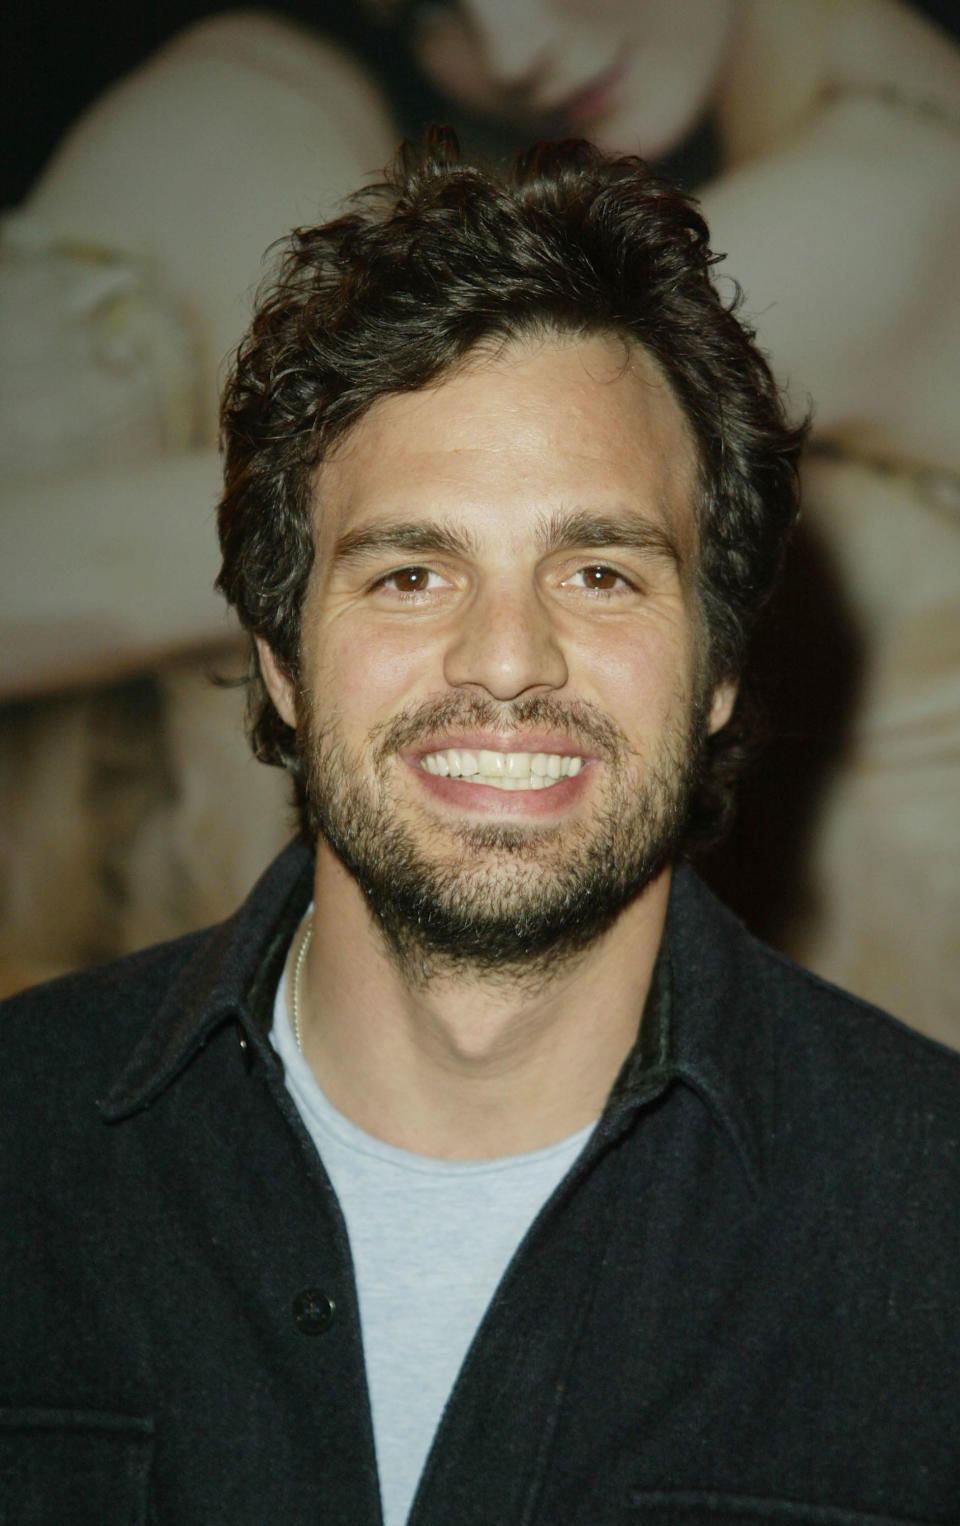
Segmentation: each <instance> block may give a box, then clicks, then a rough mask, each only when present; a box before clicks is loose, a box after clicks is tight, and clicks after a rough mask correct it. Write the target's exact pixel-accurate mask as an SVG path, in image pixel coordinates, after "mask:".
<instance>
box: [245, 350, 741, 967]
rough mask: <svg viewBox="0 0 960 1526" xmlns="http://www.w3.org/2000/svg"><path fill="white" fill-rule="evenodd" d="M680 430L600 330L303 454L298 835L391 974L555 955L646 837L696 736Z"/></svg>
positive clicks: (468, 370) (674, 796)
mask: <svg viewBox="0 0 960 1526" xmlns="http://www.w3.org/2000/svg"><path fill="white" fill-rule="evenodd" d="M695 475H696V462H695V453H694V448H693V445H692V442H691V439H690V436H689V432H688V429H687V427H686V424H685V421H684V419H683V415H682V413H681V411H680V409H679V407H678V405H677V403H676V401H675V399H674V397H673V395H672V392H671V390H670V388H669V386H668V384H667V383H666V381H665V380H664V378H663V376H662V375H661V373H660V372H659V370H658V369H657V367H656V366H655V365H654V363H653V362H652V361H651V360H650V359H649V358H648V357H647V356H646V355H644V354H642V353H640V352H638V351H637V350H633V351H632V352H630V353H629V354H628V353H627V351H626V350H625V347H624V345H623V344H622V343H620V342H619V341H617V340H614V339H608V338H592V339H589V340H573V339H555V340H548V341H536V342H534V341H530V342H525V343H522V344H521V343H517V344H513V345H510V346H508V347H506V348H505V349H504V350H502V351H500V352H497V353H496V354H486V355H484V354H478V355H476V356H474V357H472V358H471V361H470V363H469V364H468V365H467V366H466V367H465V368H463V369H462V370H460V371H458V372H457V373H455V374H454V375H452V376H451V377H449V378H447V379H446V380H444V381H442V382H441V383H440V384H438V385H437V386H435V387H432V388H430V389H427V390H424V391H421V392H417V393H413V394H408V395H402V396H391V397H388V398H386V399H383V400H381V401H380V402H379V403H377V404H376V405H375V406H374V407H373V408H371V410H370V411H369V412H368V413H367V414H366V415H365V416H364V418H363V419H362V420H361V421H360V423H359V424H358V425H357V426H356V427H355V428H354V429H353V430H352V431H351V432H350V433H349V434H348V436H347V437H346V438H345V439H344V440H343V441H342V442H341V444H340V445H339V447H338V448H337V449H336V451H335V453H334V454H333V455H332V456H331V457H330V458H329V459H328V460H327V461H326V462H325V463H324V464H323V466H322V467H321V468H320V470H319V472H318V474H317V531H316V534H317V556H316V561H315V567H314V572H313V575H312V579H311V585H310V589H309V592H308V596H307V601H306V607H305V610H304V620H303V633H302V663H301V681H300V692H299V694H298V695H296V696H295V695H294V693H293V691H292V689H291V687H290V685H289V684H288V683H286V682H285V680H284V679H283V678H282V677H281V676H280V675H279V674H278V673H277V671H276V668H275V666H274V665H273V664H271V663H270V662H269V659H268V661H267V663H266V664H265V672H266V676H267V678H268V682H270V685H271V692H272V693H273V695H274V698H275V699H276V701H277V703H278V706H279V708H280V709H281V713H282V714H283V715H284V717H285V719H287V720H288V721H290V722H291V723H294V722H295V723H296V724H297V726H298V730H299V735H300V739H301V745H302V748H303V751H304V758H305V764H306V771H307V777H308V787H309V794H310V799H311V804H312V809H313V813H314V817H315V821H316V825H317V829H318V832H319V834H320V838H319V844H318V852H319V853H320V854H331V853H335V854H336V855H337V856H338V857H339V858H340V859H341V860H342V862H344V863H345V864H346V865H347V867H348V868H349V869H350V871H351V872H352V873H353V875H354V876H355V878H356V880H357V881H358V883H359V884H360V886H361V888H362V889H363V891H364V893H365V895H366V897H367V901H368V904H369V906H370V908H371V910H372V912H373V914H374V916H375V917H376V918H377V919H378V921H379V924H380V926H381V928H382V930H383V932H384V934H385V936H386V939H387V943H388V945H389V947H390V948H391V949H392V951H393V952H394V954H396V955H397V956H398V957H400V959H401V960H402V961H403V963H404V965H405V968H406V970H407V973H408V975H416V974H420V975H424V974H427V975H428V974H429V973H431V972H432V971H435V970H437V969H438V968H440V967H450V966H471V967H473V968H474V969H483V970H485V971H490V970H493V969H497V970H500V971H501V972H503V973H507V974H510V975H511V976H513V977H516V976H517V975H519V974H520V973H522V972H523V971H527V972H534V971H542V970H543V969H544V968H555V967H556V965H557V961H558V957H559V956H560V955H561V954H563V953H570V952H573V951H576V950H578V949H580V948H582V947H583V946H584V945H585V944H587V943H589V942H590V941H591V940H592V939H593V938H595V937H597V936H598V935H599V933H601V932H602V931H603V930H604V929H605V928H606V927H608V926H609V925H610V924H611V922H612V921H613V920H614V919H615V917H616V916H617V915H618V914H619V912H620V911H621V910H622V909H623V907H624V906H625V905H626V904H628V903H629V902H630V901H631V900H632V898H633V897H634V896H635V895H636V894H637V893H638V892H639V891H640V890H641V889H642V888H643V886H644V885H645V884H646V883H647V882H648V881H649V879H650V878H651V877H652V876H653V875H655V874H657V873H658V872H659V871H660V870H661V869H662V867H663V865H664V863H665V862H666V861H667V860H668V859H669V857H670V855H671V853H672V851H673V849H674V847H675V845H676V841H677V837H678V835H679V833H680V832H681V830H682V827H683V820H684V812H685V807H686V801H687V797H688V793H689V789H690V786H691V782H692V778H693V776H694V774H695V770H696V767H697V763H698V758H699V751H700V746H701V744H702V741H703V738H704V736H705V735H706V733H707V732H708V731H709V730H711V729H714V728H715V727H716V726H718V725H720V724H722V723H723V721H724V720H725V719H726V717H727V715H728V713H729V706H730V702H731V694H730V692H729V691H728V690H726V689H724V690H723V691H718V692H717V694H715V695H713V694H708V693H705V692H704V688H703V684H702V682H701V680H700V677H699V674H700V671H701V668H702V666H703V664H702V661H701V651H700V648H701V636H700V630H699V624H698V619H697V612H696V605H695V600H694V594H693V586H692V585H693V571H694V566H693V563H694V556H695V531H694V521H693V513H692V507H691V505H692V497H693V491H694V481H695Z"/></svg>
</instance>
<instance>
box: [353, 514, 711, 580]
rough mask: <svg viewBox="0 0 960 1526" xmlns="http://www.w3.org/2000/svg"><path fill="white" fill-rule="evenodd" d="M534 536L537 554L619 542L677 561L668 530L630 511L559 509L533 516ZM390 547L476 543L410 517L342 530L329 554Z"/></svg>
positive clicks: (470, 547)
mask: <svg viewBox="0 0 960 1526" xmlns="http://www.w3.org/2000/svg"><path fill="white" fill-rule="evenodd" d="M537 540H538V543H539V549H540V552H541V555H550V554H552V553H554V552H557V551H576V550H579V549H581V548H583V549H586V548H587V547H590V548H594V547H596V548H597V549H598V550H599V549H601V548H605V547H609V548H611V549H615V548H617V547H623V548H627V549H630V550H635V551H644V552H647V553H648V554H652V555H654V556H662V557H666V558H668V559H669V560H670V561H672V562H674V563H675V564H676V566H677V567H680V566H682V564H683V558H682V556H681V553H680V548H679V546H678V545H677V542H676V540H675V538H674V536H673V535H672V534H671V533H670V531H669V530H668V529H667V528H665V527H664V526H663V525H660V524H655V523H654V522H653V521H652V520H650V519H647V518H645V517H644V516H643V515H642V514H636V513H633V512H632V511H629V512H626V513H620V514H616V515H613V514H593V513H589V512H588V511H587V510H584V509H576V510H567V511H562V510H561V511H560V512H558V513H554V514H551V515H550V516H549V518H547V517H544V518H541V519H540V520H539V522H538V524H537ZM392 551H399V552H403V553H404V554H408V555H412V556H431V555H432V556H437V555H441V556H458V557H471V556H476V555H477V554H478V551H479V547H478V542H477V540H476V538H475V537H474V536H472V535H470V534H469V533H467V532H466V531H464V530H461V529H457V528H455V527H454V526H452V525H447V524H443V523H432V522H430V521H427V520H411V521H401V522H398V523H394V524H390V523H387V524H377V525H370V526H368V527H367V528H363V527H361V528H358V529H356V530H348V531H347V532H346V533H345V534H344V535H341V537H340V538H339V540H338V541H337V543H336V546H335V547H334V550H333V558H332V560H333V563H334V565H338V566H342V565H344V564H346V563H349V562H357V561H363V560H365V559H367V558H373V557H377V556H382V555H383V554H384V553H385V552H392Z"/></svg>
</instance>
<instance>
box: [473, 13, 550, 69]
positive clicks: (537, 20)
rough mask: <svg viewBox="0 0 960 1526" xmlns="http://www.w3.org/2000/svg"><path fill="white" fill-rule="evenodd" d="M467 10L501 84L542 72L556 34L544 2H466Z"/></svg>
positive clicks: (489, 63)
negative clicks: (553, 35) (553, 34)
mask: <svg viewBox="0 0 960 1526" xmlns="http://www.w3.org/2000/svg"><path fill="white" fill-rule="evenodd" d="M465 8H466V9H467V10H468V12H469V14H470V16H471V18H472V21H473V25H474V27H475V29H476V32H477V35H478V37H479V39H480V44H481V46H482V48H483V53H484V57H485V59H486V63H487V68H488V70H489V72H490V75H491V76H492V78H494V79H495V80H496V81H497V83H498V84H501V85H506V86H508V87H509V86H513V85H519V84H522V83H524V82H525V81H526V80H528V79H530V78H531V76H533V75H535V74H537V73H538V72H539V70H540V69H541V68H542V66H543V64H544V62H545V60H546V56H547V54H548V52H549V50H550V44H551V38H552V32H553V26H552V22H551V19H550V15H549V12H548V7H547V5H546V4H544V3H543V0H519V3H518V0H467V4H466V7H465Z"/></svg>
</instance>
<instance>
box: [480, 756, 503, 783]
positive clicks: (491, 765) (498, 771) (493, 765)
mask: <svg viewBox="0 0 960 1526" xmlns="http://www.w3.org/2000/svg"><path fill="white" fill-rule="evenodd" d="M477 771H478V773H481V774H484V775H486V777H487V778H491V777H492V778H494V779H500V778H502V777H503V775H504V774H505V773H506V771H507V755H506V753H504V752H488V751H487V750H486V748H482V749H481V750H480V752H478V753H477Z"/></svg>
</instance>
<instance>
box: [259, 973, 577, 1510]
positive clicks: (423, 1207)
mask: <svg viewBox="0 0 960 1526" xmlns="http://www.w3.org/2000/svg"><path fill="white" fill-rule="evenodd" d="M271 1039H272V1042H273V1045H274V1047H275V1049H276V1050H277V1052H278V1054H279V1055H280V1057H281V1059H282V1061H283V1064H284V1067H285V1071H286V1083H287V1088H288V1090H289V1092H290V1095H291V1097H292V1098H293V1100H294V1102H295V1104H296V1106H297V1108H298V1110H299V1112H300V1115H301V1117H302V1118H303V1121H304V1123H305V1124H306V1126H307V1129H308V1130H309V1132H310V1134H311V1136H312V1138H313V1141H314V1143H315V1144H316V1147H317V1150H318V1152H319V1154H320V1157H321V1159H322V1161H323V1164H324V1167H325V1168H326V1171H327V1174H328V1176H329V1177H330V1180H331V1182H332V1183H333V1187H334V1190H335V1191H336V1194H337V1197H338V1199H339V1201H340V1208H341V1211H342V1212H343V1216H344V1219H345V1220H346V1225H347V1231H348V1234H349V1237H350V1250H351V1253H352V1256H353V1266H354V1273H355V1276H356V1281H357V1293H358V1298H359V1303H360V1321H361V1327H362V1332H363V1349H364V1360H365V1364H366V1371H367V1384H368V1388H369V1392H370V1404H371V1409H372V1413H373V1430H374V1438H375V1442H376V1451H377V1467H378V1471H379V1475H380V1494H381V1499H382V1503H383V1517H384V1526H405V1522H406V1520H407V1517H408V1515H409V1513H410V1506H411V1504H412V1502H413V1497H414V1494H415V1493H416V1488H417V1484H418V1482H419V1480H420V1475H421V1473H422V1471H423V1466H424V1463H425V1461H426V1458H427V1453H428V1452H429V1450H430V1444H431V1442H432V1440H433V1436H434V1433H435V1431H436V1429H437V1425H438V1423H439V1420H440V1416H441V1414H442V1412H443V1408H444V1406H445V1404H446V1402H447V1399H448V1397H449V1395H450V1391H451V1389H452V1388H453V1385H454V1382H455V1380H456V1377H457V1373H458V1372H459V1370H460V1367H461V1365H462V1363H463V1359H464V1357H465V1356H466V1354H467V1349H468V1347H469V1346H470V1343H471V1341H472V1340H473V1337H474V1334H475V1333H476V1330H477V1327H478V1326H479V1324H480V1321H481V1320H482V1318H483V1315H484V1313H485V1311H486V1309H487V1305H488V1304H489V1303H490V1300H491V1298H492V1297H493V1294H494V1292H495V1290H496V1287H497V1284H498V1283H499V1282H500V1280H501V1278H502V1276H503V1274H504V1272H505V1271H506V1269H507V1266H508V1264H509V1262H510V1260H511V1259H512V1257H513V1254H514V1252H515V1251H516V1249H517V1247H518V1245H519V1244H520V1241H521V1240H522V1239H523V1237H524V1235H525V1233H526V1231H527V1230H528V1229H529V1227H530V1225H531V1224H532V1222H533V1220H534V1219H535V1218H536V1216H537V1214H538V1212H539V1210H540V1209H541V1208H542V1206H543V1204H544V1203H545V1202H546V1200H547V1199H548V1198H549V1197H550V1195H551V1194H552V1192H553V1191H554V1189H555V1188H556V1187H557V1186H558V1185H559V1183H560V1181H561V1180H562V1178H563V1177H564V1176H565V1175H566V1174H567V1172H568V1170H569V1169H570V1167H571V1166H572V1164H573V1162H574V1160H575V1159H576V1158H577V1156H578V1155H579V1154H580V1152H581V1151H582V1149H583V1147H584V1145H585V1144H586V1142H587V1140H588V1138H589V1137H590V1134H591V1133H592V1131H593V1127H594V1125H592V1124H591V1125H588V1126H587V1127H586V1128H584V1129H580V1130H579V1131H578V1132H577V1133H576V1134H573V1135H571V1136H570V1138H568V1139H564V1140H561V1141H560V1143H559V1144H554V1145H550V1146H548V1148H546V1149H544V1150H534V1151H532V1152H531V1153H529V1154H526V1155H514V1156H505V1157H503V1158H502V1159H495V1160H481V1161H467V1162H463V1161H447V1160H435V1159H433V1158H431V1157H428V1156H422V1155H414V1154H412V1153H411V1152H410V1151H408V1150H398V1149H395V1148H394V1147H393V1146H391V1145H388V1144H384V1143H383V1141H382V1140H379V1139H375V1138H374V1137H373V1136H372V1135H370V1134H367V1133H365V1132H364V1131H363V1130H362V1129H359V1128H357V1127H356V1125H355V1124H353V1123H351V1122H350V1120H349V1119H348V1118H345V1117H344V1116H343V1114H342V1113H338V1112H337V1110H336V1108H334V1107H332V1106H331V1104H330V1102H329V1101H328V1100H327V1098H326V1097H325V1096H324V1094H323V1092H322V1091H321V1089H320V1087H319V1086H318V1084H317V1081H316V1078H315V1077H314V1075H313V1072H312V1071H311V1069H310V1067H309V1065H308V1064H307V1062H306V1060H305V1059H304V1057H303V1055H302V1054H301V1052H300V1050H299V1048H298V1047H297V1043H296V1040H295V1038H294V1036H293V1030H292V1028H291V1025H290V1019H289V1014H288V1011H287V1000H286V980H285V978H284V979H282V980H281V981H280V986H279V988H278V991H277V997H276V1003H275V1007H274V1020H273V1030H272V1033H271Z"/></svg>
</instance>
